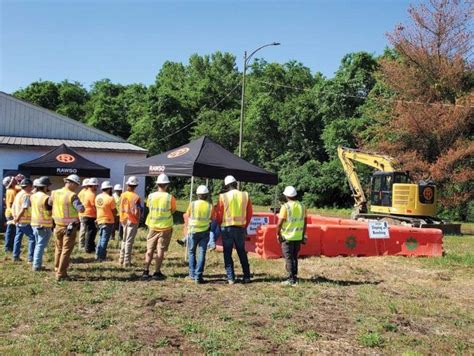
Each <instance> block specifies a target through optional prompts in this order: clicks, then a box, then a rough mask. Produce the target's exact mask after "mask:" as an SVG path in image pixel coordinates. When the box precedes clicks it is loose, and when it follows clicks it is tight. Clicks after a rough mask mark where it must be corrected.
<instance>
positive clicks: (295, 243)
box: [277, 186, 306, 285]
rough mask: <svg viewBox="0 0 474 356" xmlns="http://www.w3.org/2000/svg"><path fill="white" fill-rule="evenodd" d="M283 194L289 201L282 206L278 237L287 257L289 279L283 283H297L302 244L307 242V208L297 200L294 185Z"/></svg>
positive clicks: (284, 255)
mask: <svg viewBox="0 0 474 356" xmlns="http://www.w3.org/2000/svg"><path fill="white" fill-rule="evenodd" d="M283 195H284V196H285V197H286V200H287V202H286V203H285V204H283V205H282V206H281V208H280V214H279V216H278V225H277V237H278V241H279V242H280V244H281V251H282V253H283V257H284V258H285V264H286V271H287V272H288V279H287V280H286V281H284V282H282V284H286V285H295V284H297V283H298V253H299V251H300V247H301V244H302V243H303V244H305V243H306V236H305V232H306V209H305V207H304V205H303V204H302V203H300V202H299V201H297V200H296V197H297V195H298V194H297V192H296V189H295V188H294V187H292V186H288V187H286V188H285V190H284V191H283Z"/></svg>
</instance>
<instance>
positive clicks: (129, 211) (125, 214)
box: [119, 176, 142, 267]
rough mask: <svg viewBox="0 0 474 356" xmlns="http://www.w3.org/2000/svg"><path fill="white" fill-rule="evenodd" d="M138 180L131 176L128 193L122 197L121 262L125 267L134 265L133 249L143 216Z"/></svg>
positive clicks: (128, 181) (128, 182)
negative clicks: (136, 191)
mask: <svg viewBox="0 0 474 356" xmlns="http://www.w3.org/2000/svg"><path fill="white" fill-rule="evenodd" d="M137 186H138V179H137V178H136V177H134V176H131V177H129V178H128V180H127V191H126V192H125V193H123V194H122V195H121V196H120V224H121V225H122V228H123V239H122V243H121V245H120V259H119V262H120V264H121V265H123V266H124V267H130V266H131V265H132V249H133V242H134V241H135V236H136V235H137V230H138V224H139V223H140V216H141V210H142V207H141V202H140V196H139V195H138V194H137V193H135V189H136V188H137Z"/></svg>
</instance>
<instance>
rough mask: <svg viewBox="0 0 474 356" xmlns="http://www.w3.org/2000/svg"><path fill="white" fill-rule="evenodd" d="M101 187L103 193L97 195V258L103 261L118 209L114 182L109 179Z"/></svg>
mask: <svg viewBox="0 0 474 356" xmlns="http://www.w3.org/2000/svg"><path fill="white" fill-rule="evenodd" d="M100 189H101V190H102V193H101V194H99V195H97V196H96V197H95V206H96V208H97V225H98V226H99V244H98V245H97V251H96V259H97V261H99V262H102V261H105V258H106V257H107V245H108V243H109V239H110V237H111V236H112V233H113V232H114V225H115V217H116V216H117V209H116V208H115V200H114V198H113V197H112V184H111V183H110V182H109V181H105V182H103V183H102V185H101V187H100Z"/></svg>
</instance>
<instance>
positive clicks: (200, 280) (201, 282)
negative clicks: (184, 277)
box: [194, 278, 205, 284]
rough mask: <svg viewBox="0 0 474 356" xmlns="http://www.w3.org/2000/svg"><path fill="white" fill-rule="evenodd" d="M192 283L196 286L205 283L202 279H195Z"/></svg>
mask: <svg viewBox="0 0 474 356" xmlns="http://www.w3.org/2000/svg"><path fill="white" fill-rule="evenodd" d="M194 283H196V284H204V283H205V282H204V279H202V278H198V279H195V280H194Z"/></svg>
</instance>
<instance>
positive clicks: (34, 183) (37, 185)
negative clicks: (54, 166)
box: [33, 178, 40, 187]
mask: <svg viewBox="0 0 474 356" xmlns="http://www.w3.org/2000/svg"><path fill="white" fill-rule="evenodd" d="M39 184H40V183H39V179H38V178H36V179H35V180H33V187H39V186H40V185H39Z"/></svg>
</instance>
